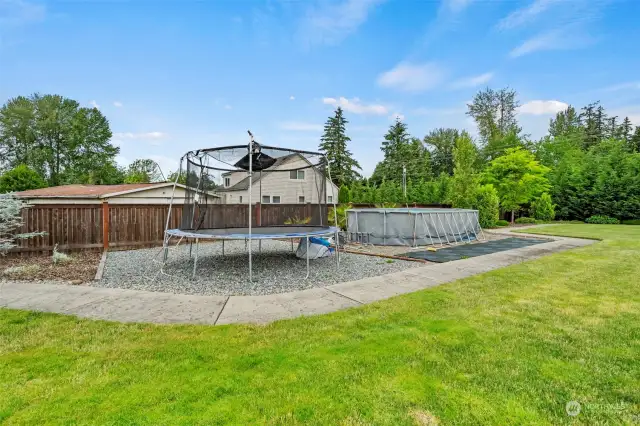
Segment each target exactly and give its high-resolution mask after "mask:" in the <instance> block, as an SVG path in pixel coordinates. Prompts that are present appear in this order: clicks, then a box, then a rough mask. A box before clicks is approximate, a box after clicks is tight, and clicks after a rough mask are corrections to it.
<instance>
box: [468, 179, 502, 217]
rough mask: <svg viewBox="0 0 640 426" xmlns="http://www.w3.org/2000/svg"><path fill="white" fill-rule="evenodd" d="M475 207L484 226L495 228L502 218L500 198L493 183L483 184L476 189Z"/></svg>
mask: <svg viewBox="0 0 640 426" xmlns="http://www.w3.org/2000/svg"><path fill="white" fill-rule="evenodd" d="M474 207H475V208H476V209H478V220H479V222H480V226H481V227H483V228H495V226H496V224H497V222H498V219H499V218H500V198H499V197H498V191H496V189H495V188H494V187H493V185H481V186H479V187H478V188H477V189H476V194H475V202H474Z"/></svg>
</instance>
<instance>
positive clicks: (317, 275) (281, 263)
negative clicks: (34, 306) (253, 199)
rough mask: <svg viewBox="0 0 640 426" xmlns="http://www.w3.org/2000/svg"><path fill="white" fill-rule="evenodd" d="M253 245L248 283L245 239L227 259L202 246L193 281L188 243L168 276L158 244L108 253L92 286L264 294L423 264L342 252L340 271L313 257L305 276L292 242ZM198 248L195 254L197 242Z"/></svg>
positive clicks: (176, 253)
mask: <svg viewBox="0 0 640 426" xmlns="http://www.w3.org/2000/svg"><path fill="white" fill-rule="evenodd" d="M252 247H253V252H254V256H253V282H249V270H248V256H247V254H246V251H245V245H244V242H243V241H227V242H226V243H225V256H224V257H223V256H222V244H221V243H220V242H216V243H207V244H200V249H199V257H198V268H197V274H196V277H195V278H193V279H192V278H191V273H192V271H193V258H191V259H190V258H189V246H188V245H182V246H179V247H175V248H173V247H172V249H171V251H170V252H169V259H168V261H167V265H166V266H165V269H164V270H165V272H166V273H167V274H168V275H162V274H157V272H159V270H160V264H159V263H153V262H152V259H153V258H154V257H155V259H157V260H160V259H161V255H160V252H161V250H160V249H158V248H154V249H141V250H128V251H116V252H109V253H108V255H107V262H106V265H105V270H104V275H103V277H102V280H100V281H94V282H92V283H91V284H90V285H92V286H99V287H112V288H114V287H117V288H127V289H135V290H147V291H160V292H167V293H184V294H205V295H265V294H274V293H285V292H289V291H295V290H304V289H308V288H313V287H324V286H327V285H331V284H335V283H339V282H345V281H353V280H358V279H362V278H368V277H373V276H378V275H384V274H389V273H392V272H397V271H401V270H403V269H407V268H414V267H418V266H423V265H424V264H423V263H419V262H409V261H402V260H391V259H384V258H379V257H373V256H364V255H357V254H349V253H340V268H339V270H337V271H336V264H335V258H334V257H333V256H330V257H326V258H322V259H316V260H310V261H309V263H310V274H309V278H308V279H306V280H305V279H304V277H305V275H306V260H305V259H298V258H297V257H296V256H295V253H293V252H292V251H291V243H290V242H285V241H275V240H264V241H262V252H261V253H258V242H257V241H254V242H253V246H252ZM294 248H295V245H294ZM193 250H194V253H195V246H194V248H193ZM156 274H157V276H156V278H155V279H153V276H154V275H156Z"/></svg>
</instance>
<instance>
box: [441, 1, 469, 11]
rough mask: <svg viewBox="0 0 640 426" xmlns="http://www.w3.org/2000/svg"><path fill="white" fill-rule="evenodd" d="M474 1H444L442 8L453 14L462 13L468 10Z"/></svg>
mask: <svg viewBox="0 0 640 426" xmlns="http://www.w3.org/2000/svg"><path fill="white" fill-rule="evenodd" d="M472 2H473V0H443V2H442V7H444V8H445V9H448V10H450V11H451V12H453V13H460V12H462V11H463V10H464V9H466V8H467V7H468V6H469V5H470V4H471V3H472Z"/></svg>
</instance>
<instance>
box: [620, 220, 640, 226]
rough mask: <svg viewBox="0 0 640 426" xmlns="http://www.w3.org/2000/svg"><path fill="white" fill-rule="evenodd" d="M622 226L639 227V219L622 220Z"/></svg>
mask: <svg viewBox="0 0 640 426" xmlns="http://www.w3.org/2000/svg"><path fill="white" fill-rule="evenodd" d="M622 224H623V225H640V219H629V220H623V221H622Z"/></svg>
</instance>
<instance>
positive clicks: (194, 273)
mask: <svg viewBox="0 0 640 426" xmlns="http://www.w3.org/2000/svg"><path fill="white" fill-rule="evenodd" d="M199 246H200V241H199V240H198V238H196V256H195V258H194V259H193V274H192V275H191V278H195V277H196V268H197V267H198V248H199Z"/></svg>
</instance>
